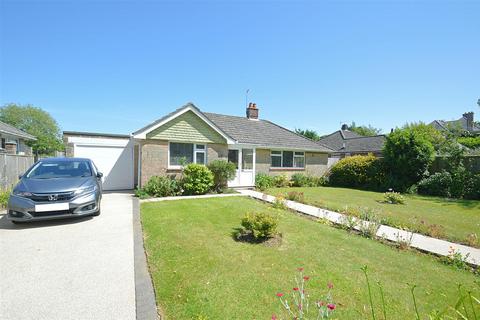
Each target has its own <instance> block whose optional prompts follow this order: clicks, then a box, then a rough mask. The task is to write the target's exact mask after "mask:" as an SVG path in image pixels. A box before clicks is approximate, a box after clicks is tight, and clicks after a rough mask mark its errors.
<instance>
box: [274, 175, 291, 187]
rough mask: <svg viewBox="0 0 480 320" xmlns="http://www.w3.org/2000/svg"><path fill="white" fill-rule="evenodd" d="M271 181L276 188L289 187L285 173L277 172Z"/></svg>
mask: <svg viewBox="0 0 480 320" xmlns="http://www.w3.org/2000/svg"><path fill="white" fill-rule="evenodd" d="M273 183H274V185H275V187H277V188H283V187H289V186H290V180H289V179H288V176H287V175H286V174H279V175H278V176H274V177H273Z"/></svg>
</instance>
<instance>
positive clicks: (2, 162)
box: [0, 153, 34, 189]
mask: <svg viewBox="0 0 480 320" xmlns="http://www.w3.org/2000/svg"><path fill="white" fill-rule="evenodd" d="M33 162H34V161H33V157H32V156H21V155H12V154H5V153H0V189H6V188H11V187H12V186H13V185H14V184H15V183H17V181H18V176H19V175H20V174H24V173H25V171H27V169H28V168H30V166H32V165H33Z"/></svg>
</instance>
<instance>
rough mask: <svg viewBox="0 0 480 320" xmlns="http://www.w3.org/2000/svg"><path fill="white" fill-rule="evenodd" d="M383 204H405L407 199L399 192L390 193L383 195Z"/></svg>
mask: <svg viewBox="0 0 480 320" xmlns="http://www.w3.org/2000/svg"><path fill="white" fill-rule="evenodd" d="M383 202H385V203H390V204H405V198H404V197H403V196H402V195H401V194H400V193H399V192H394V191H389V192H385V193H384V194H383Z"/></svg>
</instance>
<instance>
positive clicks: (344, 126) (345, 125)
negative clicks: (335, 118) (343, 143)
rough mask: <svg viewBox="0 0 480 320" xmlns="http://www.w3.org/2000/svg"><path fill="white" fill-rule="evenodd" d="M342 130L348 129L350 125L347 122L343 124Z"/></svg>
mask: <svg viewBox="0 0 480 320" xmlns="http://www.w3.org/2000/svg"><path fill="white" fill-rule="evenodd" d="M342 130H343V131H345V130H348V125H347V124H346V123H344V124H342Z"/></svg>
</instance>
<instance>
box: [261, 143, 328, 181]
mask: <svg viewBox="0 0 480 320" xmlns="http://www.w3.org/2000/svg"><path fill="white" fill-rule="evenodd" d="M270 163H271V160H270V150H269V149H257V154H256V161H255V166H256V171H257V173H258V172H262V173H266V174H269V175H279V174H286V175H287V176H291V175H292V174H295V173H303V174H308V175H312V176H321V175H323V174H324V173H325V171H326V170H327V164H328V154H326V153H317V152H305V169H271V168H270Z"/></svg>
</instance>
